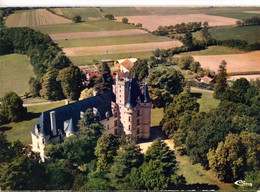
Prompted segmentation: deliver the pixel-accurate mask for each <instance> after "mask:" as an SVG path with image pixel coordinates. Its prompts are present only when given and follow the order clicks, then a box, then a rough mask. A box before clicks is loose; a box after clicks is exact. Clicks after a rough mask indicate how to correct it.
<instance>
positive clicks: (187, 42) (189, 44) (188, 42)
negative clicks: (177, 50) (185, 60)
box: [182, 31, 194, 49]
mask: <svg viewBox="0 0 260 192" xmlns="http://www.w3.org/2000/svg"><path fill="white" fill-rule="evenodd" d="M182 43H183V44H184V45H185V46H186V47H188V49H192V48H193V47H194V44H193V37H192V34H191V32H190V31H189V32H187V33H185V35H184V37H183V39H182Z"/></svg>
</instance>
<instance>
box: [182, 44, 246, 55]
mask: <svg viewBox="0 0 260 192" xmlns="http://www.w3.org/2000/svg"><path fill="white" fill-rule="evenodd" d="M241 53H245V52H244V51H241V50H239V49H234V48H230V47H223V46H210V47H208V48H207V49H205V50H201V51H191V52H186V53H181V54H180V55H229V54H241Z"/></svg>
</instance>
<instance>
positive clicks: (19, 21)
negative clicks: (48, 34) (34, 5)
mask: <svg viewBox="0 0 260 192" xmlns="http://www.w3.org/2000/svg"><path fill="white" fill-rule="evenodd" d="M64 23H72V21H71V20H69V19H66V18H63V17H60V16H57V15H55V14H53V13H51V12H49V11H47V10H46V9H34V10H27V11H17V12H15V13H14V14H11V15H10V16H8V17H7V20H6V26H8V27H25V26H38V25H56V24H64Z"/></svg>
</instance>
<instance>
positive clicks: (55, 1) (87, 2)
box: [0, 0, 260, 7]
mask: <svg viewBox="0 0 260 192" xmlns="http://www.w3.org/2000/svg"><path fill="white" fill-rule="evenodd" d="M37 6H38V7H42V6H46V7H50V6H57V7H68V6H69V7H71V6H72V7H74V6H95V7H96V6H108V7H113V6H118V7H120V6H260V0H0V7H37Z"/></svg>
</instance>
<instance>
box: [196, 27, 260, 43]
mask: <svg viewBox="0 0 260 192" xmlns="http://www.w3.org/2000/svg"><path fill="white" fill-rule="evenodd" d="M209 32H210V33H211V34H212V36H213V37H214V38H215V39H218V40H227V39H242V40H246V41H248V42H249V43H255V42H258V43H260V35H259V33H260V26H259V25H256V26H244V27H237V26H236V27H230V26H226V27H224V26H221V27H220V26H219V27H213V28H211V29H210V30H209ZM193 36H194V37H195V38H196V39H201V37H200V32H196V33H193Z"/></svg>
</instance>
